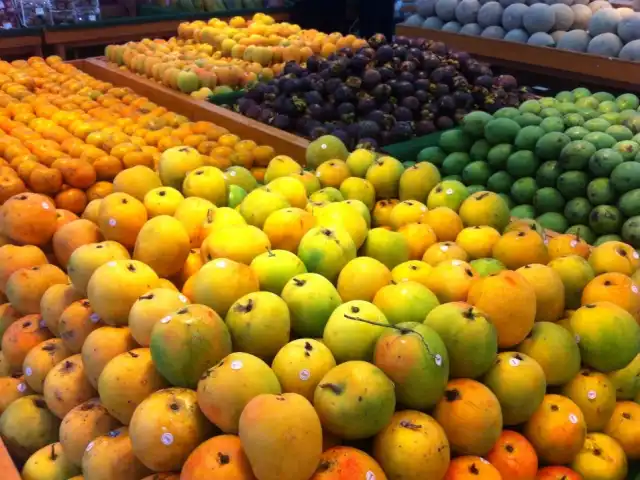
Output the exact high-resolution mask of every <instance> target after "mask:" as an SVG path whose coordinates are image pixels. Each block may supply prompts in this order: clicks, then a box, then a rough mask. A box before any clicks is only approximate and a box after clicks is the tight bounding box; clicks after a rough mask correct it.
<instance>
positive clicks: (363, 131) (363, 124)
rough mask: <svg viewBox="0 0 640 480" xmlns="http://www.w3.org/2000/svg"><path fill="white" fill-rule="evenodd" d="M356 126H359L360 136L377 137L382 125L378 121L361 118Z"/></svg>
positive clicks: (358, 134)
mask: <svg viewBox="0 0 640 480" xmlns="http://www.w3.org/2000/svg"><path fill="white" fill-rule="evenodd" d="M356 126H357V127H358V129H357V137H358V138H368V137H371V138H376V137H377V136H378V135H379V134H380V127H379V126H378V124H377V123H376V122H373V121H371V120H361V121H359V122H358V123H357V124H356Z"/></svg>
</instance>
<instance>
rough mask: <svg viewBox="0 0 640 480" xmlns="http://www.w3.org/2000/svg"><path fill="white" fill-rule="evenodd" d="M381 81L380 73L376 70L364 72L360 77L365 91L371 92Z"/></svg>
mask: <svg viewBox="0 0 640 480" xmlns="http://www.w3.org/2000/svg"><path fill="white" fill-rule="evenodd" d="M381 80H382V76H381V75H380V72H379V71H378V70H376V69H373V68H372V69H370V70H367V71H366V72H364V74H363V75H362V87H363V88H365V89H366V90H371V89H372V88H374V87H375V86H376V85H378V84H379V83H380V82H381Z"/></svg>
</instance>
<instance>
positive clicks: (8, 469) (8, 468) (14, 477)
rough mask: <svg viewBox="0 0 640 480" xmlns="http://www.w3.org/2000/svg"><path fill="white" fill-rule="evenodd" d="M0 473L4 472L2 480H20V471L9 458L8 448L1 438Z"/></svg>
mask: <svg viewBox="0 0 640 480" xmlns="http://www.w3.org/2000/svg"><path fill="white" fill-rule="evenodd" d="M0 472H2V480H20V474H19V473H18V469H17V468H16V466H15V465H14V464H13V460H11V457H10V456H9V452H8V451H7V447H5V446H4V442H3V441H2V439H1V438H0Z"/></svg>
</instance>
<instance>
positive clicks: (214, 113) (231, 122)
mask: <svg viewBox="0 0 640 480" xmlns="http://www.w3.org/2000/svg"><path fill="white" fill-rule="evenodd" d="M78 68H80V69H81V70H83V71H85V72H86V73H88V74H90V75H92V76H94V77H95V78H97V79H99V80H103V81H106V82H111V83H113V84H114V85H117V86H120V87H130V88H132V89H133V90H135V91H136V93H138V94H140V95H145V96H146V97H148V98H149V100H151V101H152V102H155V103H158V104H159V105H162V106H164V107H167V108H169V109H171V110H173V111H175V112H177V113H180V114H181V115H185V116H187V117H189V118H190V119H192V120H194V121H197V120H206V121H210V122H214V123H216V124H218V125H220V126H222V127H225V128H227V129H229V131H231V132H233V133H236V134H238V135H240V136H242V137H247V138H251V139H253V140H255V141H256V142H258V143H260V144H267V145H271V146H272V147H273V148H275V149H276V151H278V152H280V153H281V154H283V155H289V156H291V157H292V158H294V159H295V160H297V161H299V162H303V161H304V158H305V151H306V148H307V145H309V142H308V141H307V140H305V139H303V138H300V137H297V136H295V135H293V134H291V133H287V132H283V131H282V130H278V129H276V128H273V127H270V126H268V125H265V124H263V123H260V122H256V121H255V120H251V119H249V118H246V117H243V116H242V115H239V114H237V113H234V112H231V111H229V110H226V109H224V108H222V107H219V106H217V105H213V104H210V103H207V102H203V101H200V100H196V99H194V98H191V97H189V96H187V95H185V94H183V93H181V92H177V91H175V90H172V89H170V88H167V87H165V86H163V85H159V84H157V83H155V82H153V81H151V80H149V79H146V78H144V77H141V76H139V75H135V74H133V73H130V72H128V71H126V70H124V69H120V68H117V67H114V66H112V65H109V64H107V63H106V62H105V61H104V59H103V58H91V59H87V60H84V61H83V62H81V63H80V64H79V65H78Z"/></svg>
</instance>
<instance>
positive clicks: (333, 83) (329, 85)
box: [324, 78, 342, 94]
mask: <svg viewBox="0 0 640 480" xmlns="http://www.w3.org/2000/svg"><path fill="white" fill-rule="evenodd" d="M341 85H342V80H340V79H339V78H330V79H328V80H327V81H326V82H324V91H325V92H327V93H328V94H332V93H334V92H335V91H336V90H337V88H338V87H339V86H341Z"/></svg>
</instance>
